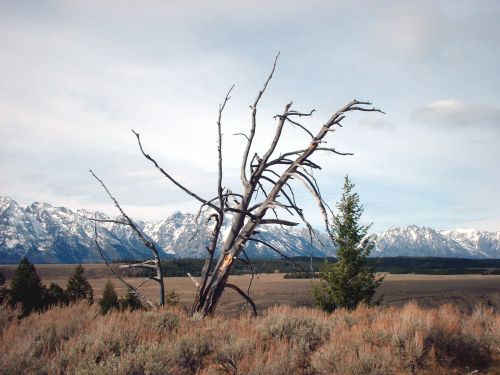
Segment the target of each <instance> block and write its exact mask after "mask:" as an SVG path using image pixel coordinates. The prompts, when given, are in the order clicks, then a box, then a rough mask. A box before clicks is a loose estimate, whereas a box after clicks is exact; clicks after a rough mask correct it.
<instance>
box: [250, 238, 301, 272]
mask: <svg viewBox="0 0 500 375" xmlns="http://www.w3.org/2000/svg"><path fill="white" fill-rule="evenodd" d="M248 240H249V241H252V242H258V243H261V244H263V245H265V246H267V247H268V248H270V249H271V250H272V251H274V252H275V253H277V254H279V255H280V256H281V257H282V258H284V259H287V260H288V261H289V262H290V263H292V264H293V265H294V266H295V267H297V268H299V269H300V270H302V271H304V269H303V268H302V267H301V266H299V265H298V264H297V263H295V261H294V260H293V259H292V258H290V257H289V256H287V255H285V254H283V253H282V252H281V251H279V250H278V249H277V248H276V247H274V246H273V245H271V244H270V243H268V242H266V241H263V240H260V239H258V238H254V237H250V238H249V239H248Z"/></svg>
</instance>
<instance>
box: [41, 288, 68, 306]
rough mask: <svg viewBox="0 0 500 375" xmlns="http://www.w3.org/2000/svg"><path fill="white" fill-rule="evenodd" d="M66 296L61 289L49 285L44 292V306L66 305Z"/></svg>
mask: <svg viewBox="0 0 500 375" xmlns="http://www.w3.org/2000/svg"><path fill="white" fill-rule="evenodd" d="M67 301H68V300H67V295H66V293H65V291H64V289H63V288H61V287H60V286H59V285H57V284H55V283H51V284H50V286H49V288H48V289H46V290H45V297H44V304H45V305H46V306H55V305H62V304H67Z"/></svg>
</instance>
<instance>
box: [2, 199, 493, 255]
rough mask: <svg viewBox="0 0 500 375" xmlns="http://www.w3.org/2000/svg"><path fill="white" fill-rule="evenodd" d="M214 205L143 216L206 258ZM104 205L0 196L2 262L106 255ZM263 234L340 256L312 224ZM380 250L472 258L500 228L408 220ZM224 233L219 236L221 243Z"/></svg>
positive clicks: (489, 246) (136, 251) (119, 248)
mask: <svg viewBox="0 0 500 375" xmlns="http://www.w3.org/2000/svg"><path fill="white" fill-rule="evenodd" d="M210 213H211V212H210V210H204V211H202V212H201V214H200V216H199V218H198V221H197V222H195V218H196V215H195V214H192V213H182V212H180V211H176V212H174V213H173V214H171V215H170V216H169V217H168V218H166V219H164V220H161V221H157V222H140V221H138V222H136V224H137V225H138V226H139V227H140V228H142V229H143V231H144V233H145V234H146V235H147V236H148V237H149V238H150V239H151V240H152V241H154V242H155V243H156V244H158V247H159V248H160V249H161V250H160V251H162V253H161V254H162V256H165V257H172V256H175V257H179V258H186V257H192V258H200V257H204V256H205V255H206V246H207V245H208V239H209V237H210V231H211V228H212V227H213V221H212V222H210V223H209V224H208V226H207V219H208V217H209V215H210ZM95 215H97V217H98V218H100V219H109V217H108V216H107V215H105V214H103V213H100V212H97V213H95V212H90V211H87V210H77V211H76V212H75V211H72V210H70V209H67V208H64V207H54V206H51V205H50V204H47V203H38V202H36V203H33V204H31V205H29V206H27V207H26V208H22V207H20V206H19V205H18V204H17V203H16V202H15V201H14V200H12V199H10V198H7V197H0V262H17V261H18V260H19V258H20V257H21V256H23V255H28V256H29V257H30V259H32V260H33V261H35V262H66V263H75V262H99V261H101V258H100V256H99V253H98V251H97V249H96V246H95V242H94V223H93V222H92V221H91V220H88V218H92V217H94V216H95ZM230 225H231V215H228V216H227V218H225V220H224V224H223V227H222V238H223V239H224V238H226V236H227V234H228V233H229V231H230ZM259 232H260V233H259V234H258V235H257V237H258V238H260V239H262V240H265V241H266V242H268V243H271V244H272V245H273V246H275V247H276V248H277V249H278V250H279V251H281V252H282V253H284V254H285V255H288V256H310V255H313V256H319V257H324V256H333V255H334V254H335V248H334V246H333V244H332V242H331V239H330V238H329V237H328V236H327V235H326V234H324V233H322V232H319V231H318V232H317V234H318V236H319V241H317V240H316V239H314V241H313V243H311V241H310V237H309V234H308V232H307V230H306V229H304V228H291V229H283V228H281V227H280V226H274V225H263V226H262V227H261V228H259ZM98 233H99V237H98V240H99V243H100V245H101V246H102V247H103V248H104V250H105V253H106V254H107V256H108V257H109V258H112V259H124V258H128V259H130V258H135V259H138V258H145V257H149V256H150V254H149V250H148V249H146V248H145V247H144V245H143V244H142V243H141V242H140V240H139V239H138V238H137V236H136V235H135V234H134V233H133V232H132V231H131V229H130V228H129V227H127V226H123V225H120V224H116V223H99V224H98ZM377 237H378V239H377V244H376V248H375V249H374V251H373V253H372V255H373V256H441V257H465V258H500V232H482V231H478V230H473V229H466V230H464V229H453V230H448V231H436V230H434V229H432V228H428V227H419V226H416V225H408V226H403V227H391V228H389V229H388V230H386V231H385V232H382V233H379V234H378V236H377ZM221 244H222V241H221V242H220V243H219V249H220V246H221ZM245 251H246V252H247V254H248V255H249V256H253V257H275V256H278V255H277V254H276V253H274V252H273V251H272V250H270V249H269V248H268V247H267V246H265V245H263V244H261V243H257V242H249V243H248V244H247V248H246V249H245Z"/></svg>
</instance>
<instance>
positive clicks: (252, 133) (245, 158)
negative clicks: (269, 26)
mask: <svg viewBox="0 0 500 375" xmlns="http://www.w3.org/2000/svg"><path fill="white" fill-rule="evenodd" d="M279 55H280V53H279V52H278V54H277V55H276V57H275V58H274V63H273V68H272V69H271V73H270V74H269V76H268V77H267V79H266V81H265V82H264V87H263V88H262V90H260V91H259V93H258V94H257V97H256V98H255V101H254V103H253V105H252V106H251V107H250V108H251V109H252V125H251V127H250V135H249V136H248V137H247V145H246V147H245V151H244V152H243V158H242V162H241V173H240V174H241V176H240V177H241V183H242V184H243V185H244V186H246V185H247V184H248V180H247V176H246V167H247V161H248V154H249V153H250V149H251V148H252V142H253V138H254V136H255V128H256V127H257V105H258V104H259V101H260V98H262V95H263V94H264V92H265V91H266V88H267V85H268V83H269V81H271V78H273V74H274V71H275V70H276V63H277V62H278V57H279Z"/></svg>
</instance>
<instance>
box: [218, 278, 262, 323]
mask: <svg viewBox="0 0 500 375" xmlns="http://www.w3.org/2000/svg"><path fill="white" fill-rule="evenodd" d="M225 287H226V288H230V289H233V290H235V291H236V292H238V294H239V295H240V296H242V297H243V298H244V299H245V300H246V301H247V302H248V303H249V304H250V306H252V310H253V314H254V316H257V306H255V302H254V301H253V300H252V299H251V298H250V297H249V296H248V295H247V294H246V293H245V292H244V291H242V290H241V289H240V288H239V287H237V286H236V285H234V284H229V283H226V285H225Z"/></svg>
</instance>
